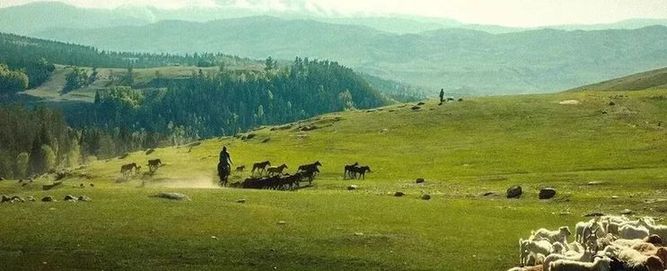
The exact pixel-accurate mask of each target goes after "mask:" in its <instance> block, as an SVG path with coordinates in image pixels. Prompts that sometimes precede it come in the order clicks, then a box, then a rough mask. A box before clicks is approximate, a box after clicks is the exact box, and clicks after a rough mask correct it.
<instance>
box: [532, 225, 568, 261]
mask: <svg viewBox="0 0 667 271" xmlns="http://www.w3.org/2000/svg"><path fill="white" fill-rule="evenodd" d="M570 235H572V233H571V232H570V227H568V226H563V227H560V228H558V230H555V231H550V230H547V229H544V228H542V229H539V230H537V231H535V232H533V234H532V236H533V238H532V239H533V240H547V241H549V243H554V242H562V243H567V237H568V236H570ZM547 255H548V254H547Z"/></svg>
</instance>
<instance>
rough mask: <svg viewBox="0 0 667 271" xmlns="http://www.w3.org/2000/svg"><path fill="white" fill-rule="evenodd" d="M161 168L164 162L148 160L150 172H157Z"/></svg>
mask: <svg viewBox="0 0 667 271" xmlns="http://www.w3.org/2000/svg"><path fill="white" fill-rule="evenodd" d="M160 166H162V161H161V160H160V159H153V160H148V170H150V172H155V171H156V170H157V169H158V168H159V167H160Z"/></svg>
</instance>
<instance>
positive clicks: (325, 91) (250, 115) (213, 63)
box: [0, 34, 411, 178]
mask: <svg viewBox="0 0 667 271" xmlns="http://www.w3.org/2000/svg"><path fill="white" fill-rule="evenodd" d="M163 65H168V66H163ZM35 67H36V68H35ZM145 67H152V68H145ZM28 81H29V82H30V86H28ZM372 81H373V82H372V83H373V85H376V86H377V87H379V88H383V89H389V90H393V91H394V92H396V93H394V94H393V95H394V96H399V95H397V94H400V92H401V90H402V89H406V90H411V89H407V88H402V87H401V86H400V85H397V84H394V83H392V82H390V81H383V80H377V79H376V80H372ZM43 82H45V83H43ZM42 83H43V84H42ZM373 85H371V83H369V82H368V81H367V80H366V79H365V78H364V77H362V76H361V75H359V74H357V73H355V72H354V71H353V70H352V69H350V68H347V67H345V66H342V65H340V64H338V63H337V62H333V61H328V60H312V59H308V58H303V59H302V58H298V57H297V58H296V59H295V60H294V61H292V62H288V61H281V62H280V63H279V62H277V61H275V60H273V59H271V58H267V59H266V60H263V61H259V60H248V59H240V58H235V57H229V56H225V55H222V54H193V55H167V54H135V53H116V52H104V51H99V50H97V49H95V48H93V47H86V46H78V45H72V44H66V43H58V42H50V41H43V40H36V39H31V38H25V37H20V36H14V35H5V34H0V104H2V105H1V106H0V117H1V118H0V127H7V129H2V131H1V132H0V142H3V144H1V145H0V173H1V174H3V176H8V177H15V178H23V177H27V176H29V175H32V174H41V173H43V172H46V171H50V170H53V169H54V168H58V167H64V166H68V167H69V166H75V165H77V164H78V163H79V162H80V161H83V160H84V159H88V160H89V159H91V157H93V159H94V158H95V157H97V158H108V157H113V156H118V155H122V154H124V153H126V152H129V151H134V150H140V149H147V148H155V147H158V146H168V145H180V144H184V143H187V142H192V141H195V140H199V139H202V138H210V137H214V136H220V135H233V134H236V133H238V132H241V131H246V130H248V129H252V128H255V127H257V126H261V125H270V124H281V123H287V122H293V121H297V120H301V119H305V118H309V117H313V116H316V115H320V114H324V113H329V112H336V111H343V110H353V109H365V108H372V107H379V106H383V105H386V104H388V103H390V98H387V97H388V96H385V95H383V94H382V93H381V92H379V91H378V90H377V89H376V88H374V87H373ZM35 86H39V87H37V88H34V87H35ZM28 87H30V89H29V90H28V91H22V90H24V89H26V88H28ZM24 96H30V97H32V98H33V99H41V100H39V101H37V102H32V101H30V105H31V106H32V105H34V104H35V103H36V104H38V105H43V106H38V107H37V108H36V109H30V108H26V107H22V106H20V105H17V106H9V105H7V103H6V102H7V101H9V103H16V101H22V99H21V97H24ZM65 96H72V97H84V98H81V99H80V100H65V99H61V97H65ZM390 96H391V95H390ZM86 97H90V98H86ZM63 101H66V102H63ZM3 103H4V104H3ZM44 106H45V107H49V108H44ZM26 120H27V122H28V123H27V124H22V123H23V122H26Z"/></svg>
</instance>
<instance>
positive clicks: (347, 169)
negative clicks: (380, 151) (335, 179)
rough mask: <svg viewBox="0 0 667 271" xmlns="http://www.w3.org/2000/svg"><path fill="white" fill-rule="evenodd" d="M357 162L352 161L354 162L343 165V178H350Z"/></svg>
mask: <svg viewBox="0 0 667 271" xmlns="http://www.w3.org/2000/svg"><path fill="white" fill-rule="evenodd" d="M358 165H359V162H354V164H351V165H345V171H344V172H343V179H347V178H348V177H349V178H350V179H352V170H353V169H354V167H356V166H358Z"/></svg>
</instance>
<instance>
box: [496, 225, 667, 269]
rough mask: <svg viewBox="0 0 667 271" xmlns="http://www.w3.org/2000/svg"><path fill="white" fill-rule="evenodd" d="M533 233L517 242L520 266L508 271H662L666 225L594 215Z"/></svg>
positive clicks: (666, 256) (665, 257) (666, 253)
mask: <svg viewBox="0 0 667 271" xmlns="http://www.w3.org/2000/svg"><path fill="white" fill-rule="evenodd" d="M571 235H572V233H571V232H570V228H569V227H567V226H564V227H560V228H559V229H557V230H554V231H551V230H547V229H539V230H537V231H533V232H532V234H531V236H530V237H529V238H528V239H527V240H523V239H520V240H519V261H520V266H521V267H515V268H512V269H510V270H509V271H529V270H545V271H546V270H550V271H620V270H631V271H639V270H642V271H644V270H646V271H664V270H665V263H667V248H665V247H663V244H664V242H663V240H667V239H666V238H667V226H665V225H659V224H656V221H655V220H654V219H653V218H650V217H642V218H639V219H637V220H631V219H629V218H627V217H626V216H597V217H595V218H593V219H591V220H590V221H587V222H579V223H577V225H576V227H575V234H574V240H573V241H572V242H568V238H569V237H570V236H571Z"/></svg>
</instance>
